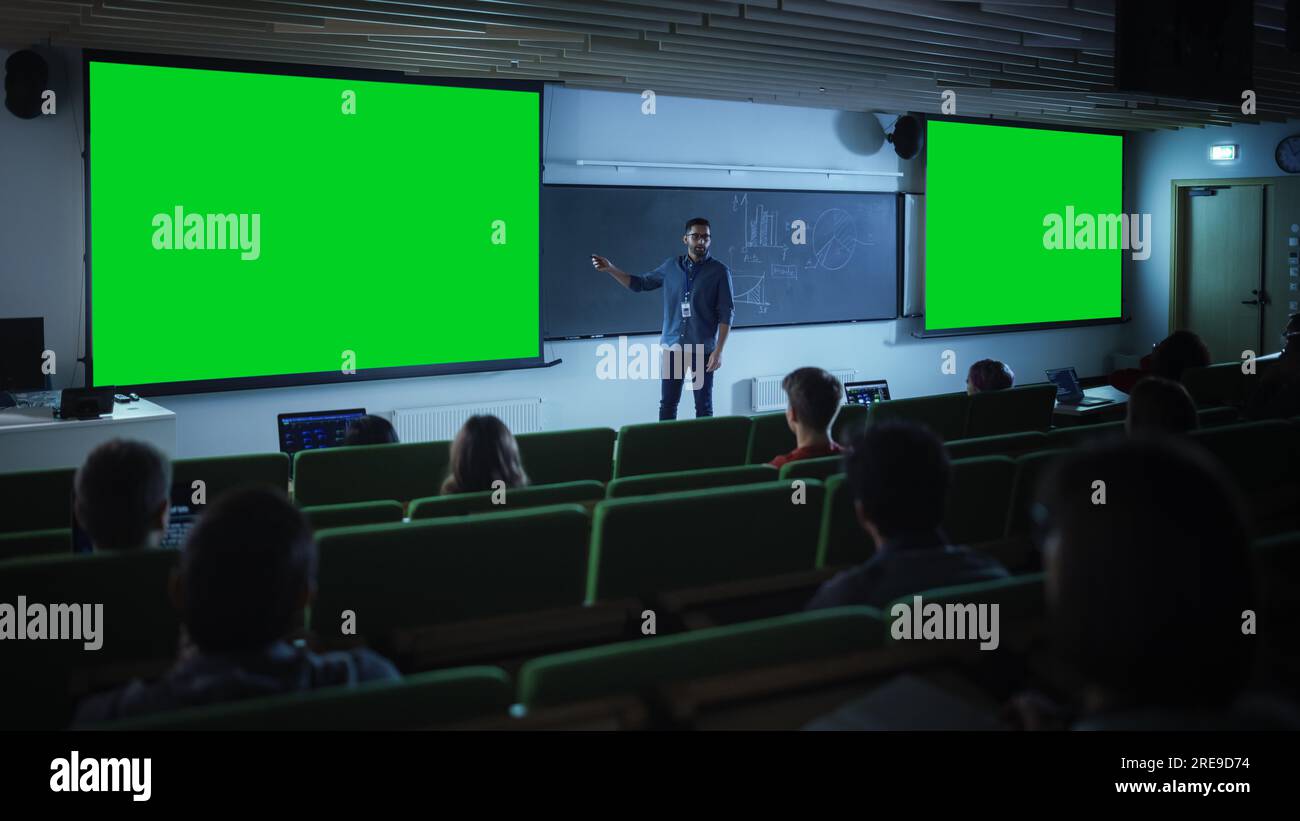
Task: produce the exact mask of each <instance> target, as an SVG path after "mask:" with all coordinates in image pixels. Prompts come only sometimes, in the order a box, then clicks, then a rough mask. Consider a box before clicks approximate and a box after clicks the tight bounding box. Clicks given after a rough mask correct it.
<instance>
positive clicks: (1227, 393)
mask: <svg viewBox="0 0 1300 821" xmlns="http://www.w3.org/2000/svg"><path fill="white" fill-rule="evenodd" d="M1181 381H1182V383H1183V387H1185V388H1187V392H1188V393H1190V394H1191V395H1192V399H1193V400H1195V402H1196V406H1197V407H1198V408H1209V407H1215V406H1217V405H1240V404H1241V402H1242V400H1243V399H1244V398H1245V389H1246V385H1245V374H1243V373H1242V372H1241V363H1240V362H1222V363H1219V364H1217V365H1209V366H1207V367H1204V368H1187V369H1186V370H1184V371H1183V375H1182V379H1181Z"/></svg>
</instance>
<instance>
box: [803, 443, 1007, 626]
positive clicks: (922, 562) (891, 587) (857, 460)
mask: <svg viewBox="0 0 1300 821" xmlns="http://www.w3.org/2000/svg"><path fill="white" fill-rule="evenodd" d="M844 463H845V465H844V466H845V472H846V473H847V474H848V481H849V488H850V492H851V493H852V496H853V508H854V512H855V514H856V516H857V519H858V524H860V525H861V526H862V529H863V530H865V531H866V532H867V534H869V535H870V537H871V539H872V540H874V542H875V544H876V553H875V555H874V556H872V557H871V558H870V559H869V560H867V561H866V562H865V563H863V564H861V565H859V566H858V567H855V568H853V569H851V570H846V571H844V572H843V573H840V574H839V575H837V576H835V577H834V578H833V579H831V580H830V581H828V582H826V583H825V584H823V585H822V586H821V589H820V590H818V591H817V594H816V595H815V596H814V597H813V599H812V601H811V602H810V603H809V604H808V609H810V610H813V609H817V608H822V607H839V606H842V605H850V604H867V605H871V606H873V607H883V606H885V605H887V604H888V603H889V602H891V601H893V600H894V599H896V598H898V597H900V596H906V595H909V594H912V593H916V592H919V591H921V590H928V589H930V588H934V587H946V586H948V585H954V584H967V583H970V582H982V581H990V580H993V579H1000V578H1003V577H1005V576H1006V575H1007V571H1006V569H1005V568H1003V567H1002V565H1001V564H999V563H998V562H997V561H995V560H994V559H992V558H990V557H988V556H984V555H982V554H979V553H975V552H972V551H970V550H967V549H966V548H964V547H955V546H953V545H950V544H948V539H947V537H946V536H945V535H944V533H943V530H942V529H941V528H940V525H941V523H942V522H943V516H944V509H945V507H946V506H947V498H948V485H949V481H950V474H951V469H950V467H949V464H948V453H947V451H946V450H945V449H944V446H943V442H942V441H940V440H939V438H938V437H937V436H935V435H934V433H933V432H931V431H930V430H929V429H928V428H926V427H924V426H922V425H919V424H917V423H915V422H903V421H890V422H882V423H880V424H878V425H872V426H871V427H869V428H867V429H866V431H865V432H864V433H863V434H862V435H861V436H860V437H858V439H857V440H856V441H855V442H854V443H853V447H852V449H850V450H849V452H848V455H847V456H846V457H845V459H844Z"/></svg>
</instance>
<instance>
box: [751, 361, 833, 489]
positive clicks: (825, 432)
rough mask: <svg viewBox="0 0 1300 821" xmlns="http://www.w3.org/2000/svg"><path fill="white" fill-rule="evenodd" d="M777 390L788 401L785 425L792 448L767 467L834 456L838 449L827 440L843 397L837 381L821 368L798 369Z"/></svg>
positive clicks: (829, 437)
mask: <svg viewBox="0 0 1300 821" xmlns="http://www.w3.org/2000/svg"><path fill="white" fill-rule="evenodd" d="M781 387H782V388H783V389H784V390H785V395H786V399H787V400H788V401H787V404H786V408H785V423H786V424H787V425H789V426H790V431H791V432H792V433H794V439H795V449H794V450H792V451H790V452H789V453H786V454H784V455H782V456H778V457H776V458H775V459H773V460H772V461H771V462H769V463H768V464H770V465H772V467H775V468H779V467H781V466H782V465H784V464H786V463H787V462H797V461H798V460H800V459H816V458H817V457H819V456H830V455H831V454H832V453H838V452H839V450H840V446H839V445H837V444H836V443H835V442H834V441H833V440H832V439H831V421H832V420H833V419H835V412H836V411H837V410H839V407H840V400H841V399H842V398H843V397H844V386H843V385H841V384H840V380H838V379H836V378H835V376H834V375H832V374H830V373H828V372H827V371H824V370H822V369H821V368H798V369H796V370H793V371H791V372H790V373H788V374H786V377H785V379H784V380H782V381H781Z"/></svg>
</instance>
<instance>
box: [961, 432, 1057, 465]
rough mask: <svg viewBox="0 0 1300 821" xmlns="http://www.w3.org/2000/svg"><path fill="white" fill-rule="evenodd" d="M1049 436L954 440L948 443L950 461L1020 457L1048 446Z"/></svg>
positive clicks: (1005, 435)
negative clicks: (980, 457) (977, 457)
mask: <svg viewBox="0 0 1300 821" xmlns="http://www.w3.org/2000/svg"><path fill="white" fill-rule="evenodd" d="M1047 437H1048V434H1046V433H1043V432H1042V431H1036V430H1031V431H1021V432H1019V433H1003V434H997V435H994V436H975V437H970V438H966V439H954V440H952V441H951V442H948V443H947V448H948V458H949V459H969V458H971V457H973V456H1020V455H1021V454H1024V453H1032V452H1034V451H1036V450H1042V449H1044V448H1046V447H1047V446H1048V438H1047Z"/></svg>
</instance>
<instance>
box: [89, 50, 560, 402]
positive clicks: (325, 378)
mask: <svg viewBox="0 0 1300 821" xmlns="http://www.w3.org/2000/svg"><path fill="white" fill-rule="evenodd" d="M92 62H104V63H124V64H129V65H139V66H156V67H159V68H193V69H203V70H209V71H233V72H243V73H252V74H275V75H287V76H293V77H319V78H325V79H333V80H356V81H362V82H379V83H400V84H405V85H429V86H446V87H454V88H481V89H489V90H496V91H523V92H530V93H534V94H536V95H537V201H538V209H537V356H536V357H524V358H514V359H491V360H483V361H480V362H449V363H442V364H434V365H403V366H396V367H386V368H358V369H357V370H356V372H355V373H351V374H348V373H343V372H342V369H341V368H340V369H339V370H337V371H323V372H314V373H290V374H273V375H269V376H236V377H222V378H216V379H194V380H185V381H179V382H149V383H144V384H126V385H112V386H109V385H102V386H96V385H95V382H94V350H95V349H94V345H93V344H92V340H93V339H94V337H93V335H92V332H91V329H92V322H91V317H92V310H91V307H92V304H91V279H92V271H91V265H92V260H93V259H94V255H93V254H92V248H91V220H90V202H91V197H90V185H91V176H90V153H91V152H90V94H91V88H90V64H91V63H92ZM545 87H546V84H545V82H543V81H540V80H480V79H478V78H464V77H432V76H427V77H426V76H424V75H419V76H412V75H407V74H403V73H401V72H396V71H382V70H379V69H360V68H349V67H345V66H321V65H312V64H297V63H277V62H267V61H257V60H233V59H225V58H216V57H211V58H210V57H192V56H187V55H171V54H144V53H139V52H128V51H116V50H101V49H85V50H84V51H83V52H82V61H81V89H82V94H81V97H82V100H81V103H82V113H83V120H82V130H83V133H82V147H83V148H82V152H81V156H82V163H83V166H82V168H83V179H84V182H83V186H82V189H83V190H82V195H83V222H84V228H85V237H84V242H85V249H86V250H85V255H84V259H83V262H84V279H85V281H84V284H83V287H84V289H85V290H84V300H85V326H86V342H85V348H84V349H83V350H84V352H85V353H84V356H83V358H82V360H81V361H82V362H83V364H84V365H85V372H86V380H85V383H86V386H87V387H113V388H116V389H118V390H119V391H130V392H134V393H136V394H138V395H140V396H180V395H184V394H194V393H217V392H224V391H240V390H254V389H259V388H286V387H299V386H303V385H325V384H339V383H346V382H369V381H374V380H380V379H409V378H413V377H422V376H444V375H452V374H465V373H486V372H495V371H510V370H531V369H536V368H547V367H550V366H551V365H553V364H555V363H548V362H546V355H545V347H544V345H545V339H544V338H543V329H544V328H545V317H544V316H543V315H542V312H543V310H544V305H543V302H542V272H541V242H542V228H541V224H542V211H541V197H542V180H543V177H544V173H545V168H544V156H543V148H544V140H545V123H546V120H545V112H544V109H545V105H546V94H545Z"/></svg>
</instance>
